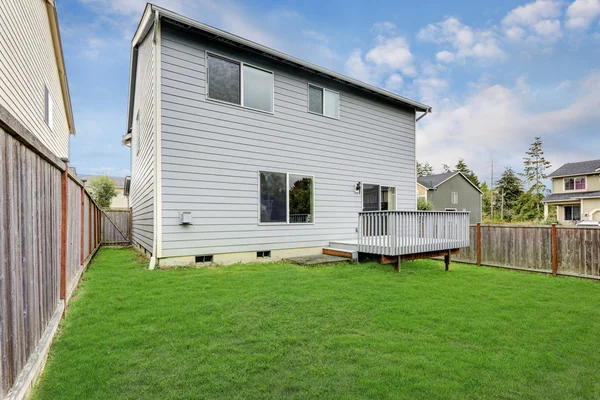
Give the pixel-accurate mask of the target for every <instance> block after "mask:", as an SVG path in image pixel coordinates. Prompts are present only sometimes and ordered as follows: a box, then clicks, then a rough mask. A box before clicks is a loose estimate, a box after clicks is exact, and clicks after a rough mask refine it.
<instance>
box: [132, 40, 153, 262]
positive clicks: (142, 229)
mask: <svg viewBox="0 0 600 400" xmlns="http://www.w3.org/2000/svg"><path fill="white" fill-rule="evenodd" d="M154 49H155V46H154V43H153V42H152V33H149V34H148V35H147V36H146V38H145V39H144V40H143V41H142V43H141V44H140V45H139V50H138V63H137V76H136V83H135V87H136V92H135V97H134V107H133V129H132V143H131V189H130V197H129V201H130V203H129V204H130V207H131V209H132V240H133V242H134V243H136V244H139V245H140V246H142V247H143V248H145V249H146V250H148V251H149V252H151V253H153V254H154V249H153V247H152V246H153V238H154V181H155V179H154V176H155V174H154V171H155V129H154V127H155V123H156V115H155V114H156V113H155V102H154V95H155V85H156V74H155V73H154V69H155V59H154ZM138 113H139V119H138V118H137V116H138Z"/></svg>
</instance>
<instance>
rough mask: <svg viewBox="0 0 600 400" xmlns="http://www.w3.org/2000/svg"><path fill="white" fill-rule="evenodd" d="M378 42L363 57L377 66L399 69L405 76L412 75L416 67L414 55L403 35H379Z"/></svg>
mask: <svg viewBox="0 0 600 400" xmlns="http://www.w3.org/2000/svg"><path fill="white" fill-rule="evenodd" d="M378 42H379V43H378V44H377V46H375V47H374V48H373V49H371V50H370V51H369V52H368V53H367V55H366V56H365V58H366V59H367V61H370V62H372V63H373V64H375V65H376V66H377V67H384V68H388V69H390V70H395V71H401V72H402V73H403V74H405V75H407V76H414V75H415V74H416V69H415V66H414V64H413V62H414V56H413V55H412V53H411V52H410V47H409V45H408V42H407V41H406V39H404V38H403V37H394V38H385V37H380V38H379V39H378Z"/></svg>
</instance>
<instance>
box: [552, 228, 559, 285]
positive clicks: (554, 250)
mask: <svg viewBox="0 0 600 400" xmlns="http://www.w3.org/2000/svg"><path fill="white" fill-rule="evenodd" d="M557 247H558V243H557V240H556V224H552V275H554V276H556V272H557V271H558V256H557Z"/></svg>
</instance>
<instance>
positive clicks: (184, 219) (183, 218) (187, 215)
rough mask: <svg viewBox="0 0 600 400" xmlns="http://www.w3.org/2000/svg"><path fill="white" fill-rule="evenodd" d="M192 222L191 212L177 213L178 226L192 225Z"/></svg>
mask: <svg viewBox="0 0 600 400" xmlns="http://www.w3.org/2000/svg"><path fill="white" fill-rule="evenodd" d="M193 221H194V220H193V219H192V212H191V211H181V212H180V213H179V225H192V223H193Z"/></svg>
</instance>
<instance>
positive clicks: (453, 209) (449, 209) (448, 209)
mask: <svg viewBox="0 0 600 400" xmlns="http://www.w3.org/2000/svg"><path fill="white" fill-rule="evenodd" d="M444 211H451V212H456V211H457V210H456V208H444Z"/></svg>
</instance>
